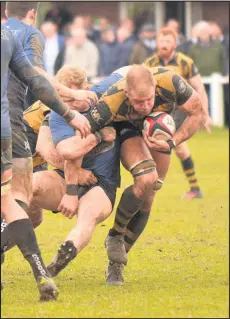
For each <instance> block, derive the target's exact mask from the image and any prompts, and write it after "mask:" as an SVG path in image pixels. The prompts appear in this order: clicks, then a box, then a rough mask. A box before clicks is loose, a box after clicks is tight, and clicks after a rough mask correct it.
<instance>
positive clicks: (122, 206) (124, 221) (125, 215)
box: [113, 185, 143, 236]
mask: <svg viewBox="0 0 230 319" xmlns="http://www.w3.org/2000/svg"><path fill="white" fill-rule="evenodd" d="M142 202H143V200H142V199H139V198H137V197H136V196H135V195H134V193H133V185H132V186H129V187H128V188H126V189H125V190H124V192H123V194H122V196H121V199H120V203H119V205H118V207H117V211H116V215H115V221H114V226H113V230H115V231H116V232H117V233H118V234H123V233H124V232H125V229H126V226H127V225H128V223H129V221H130V220H131V219H132V217H133V215H135V214H136V212H137V211H138V209H139V208H140V206H141V204H142ZM113 235H114V236H116V233H115V232H114V233H113Z"/></svg>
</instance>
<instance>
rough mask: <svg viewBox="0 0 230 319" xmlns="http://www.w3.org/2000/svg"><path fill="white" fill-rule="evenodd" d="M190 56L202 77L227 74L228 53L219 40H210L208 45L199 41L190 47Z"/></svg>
mask: <svg viewBox="0 0 230 319" xmlns="http://www.w3.org/2000/svg"><path fill="white" fill-rule="evenodd" d="M188 55H189V56H190V57H191V58H192V59H193V60H194V62H195V64H196V66H197V67H198V69H199V71H200V74H201V75H202V76H209V75H211V74H212V73H221V74H226V70H227V57H226V52H225V49H224V47H223V45H222V43H221V42H220V41H219V40H215V41H212V40H210V41H209V42H208V43H206V44H203V43H201V42H200V41H198V42H197V43H195V44H192V45H191V46H190V47H189V49H188Z"/></svg>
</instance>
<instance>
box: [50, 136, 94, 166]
mask: <svg viewBox="0 0 230 319" xmlns="http://www.w3.org/2000/svg"><path fill="white" fill-rule="evenodd" d="M99 142H100V141H99V140H98V139H97V137H96V136H95V135H94V134H89V135H88V136H87V138H85V139H82V138H81V137H80V136H79V135H76V136H73V137H70V138H67V139H65V140H63V141H61V142H59V143H58V145H57V146H56V149H57V151H58V152H59V154H60V155H61V157H63V158H64V159H65V160H76V159H80V158H83V157H84V156H85V155H86V154H87V153H88V152H89V151H91V150H92V149H93V148H94V147H95V146H96V145H97V144H98V143H99Z"/></svg>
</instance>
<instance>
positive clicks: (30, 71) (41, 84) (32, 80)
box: [14, 63, 74, 121]
mask: <svg viewBox="0 0 230 319" xmlns="http://www.w3.org/2000/svg"><path fill="white" fill-rule="evenodd" d="M14 73H15V75H16V76H17V77H18V78H19V79H20V80H21V81H22V82H23V83H25V84H26V85H27V86H28V87H29V89H30V90H31V91H32V92H33V94H34V95H35V97H36V98H37V99H38V100H40V101H41V102H43V103H44V104H45V105H47V106H48V107H49V108H50V109H51V110H53V111H55V112H56V113H57V114H59V115H61V116H63V117H64V118H65V119H66V120H67V121H70V120H71V119H73V118H74V114H73V113H72V111H71V110H70V109H69V107H68V106H67V105H66V104H64V103H63V102H62V100H61V99H60V97H59V95H58V94H57V91H56V90H55V89H54V87H53V86H52V85H51V83H50V82H49V81H48V80H47V79H46V78H45V77H44V76H43V75H40V74H39V73H38V72H37V71H36V70H35V68H34V67H32V66H31V64H29V63H25V64H24V65H23V67H21V68H19V69H17V70H15V71H14Z"/></svg>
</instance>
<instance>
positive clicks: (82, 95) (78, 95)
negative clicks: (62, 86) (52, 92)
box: [72, 90, 98, 105]
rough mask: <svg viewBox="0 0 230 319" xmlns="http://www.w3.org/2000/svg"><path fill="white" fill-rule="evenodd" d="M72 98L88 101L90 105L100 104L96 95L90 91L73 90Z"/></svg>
mask: <svg viewBox="0 0 230 319" xmlns="http://www.w3.org/2000/svg"><path fill="white" fill-rule="evenodd" d="M72 97H73V99H74V100H78V101H87V102H88V103H89V105H90V104H96V103H97V102H98V97H97V95H96V93H95V92H93V91H89V90H73V93H72Z"/></svg>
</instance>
